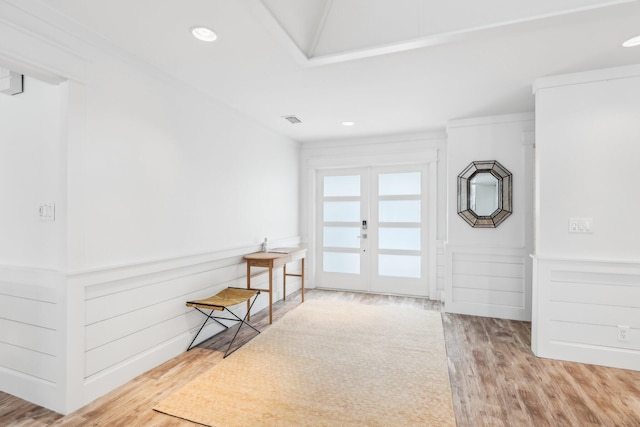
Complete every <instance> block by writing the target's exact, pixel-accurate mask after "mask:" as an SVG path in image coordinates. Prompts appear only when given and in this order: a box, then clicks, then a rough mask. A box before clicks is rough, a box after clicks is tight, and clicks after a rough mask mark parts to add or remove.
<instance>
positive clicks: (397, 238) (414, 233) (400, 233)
mask: <svg viewBox="0 0 640 427" xmlns="http://www.w3.org/2000/svg"><path fill="white" fill-rule="evenodd" d="M378 248H380V249H399V250H407V251H419V250H420V229H419V228H393V227H380V228H379V230H378Z"/></svg>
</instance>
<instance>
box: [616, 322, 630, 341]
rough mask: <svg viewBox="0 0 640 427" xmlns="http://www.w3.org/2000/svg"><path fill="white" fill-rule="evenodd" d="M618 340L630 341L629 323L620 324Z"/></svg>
mask: <svg viewBox="0 0 640 427" xmlns="http://www.w3.org/2000/svg"><path fill="white" fill-rule="evenodd" d="M618 341H624V342H628V341H629V326H628V325H618Z"/></svg>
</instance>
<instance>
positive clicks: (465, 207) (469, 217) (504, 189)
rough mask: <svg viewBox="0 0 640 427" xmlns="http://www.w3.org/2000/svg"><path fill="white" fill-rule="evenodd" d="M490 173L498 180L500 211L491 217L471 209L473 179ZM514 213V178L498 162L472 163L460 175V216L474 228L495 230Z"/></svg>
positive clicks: (497, 210) (496, 211)
mask: <svg viewBox="0 0 640 427" xmlns="http://www.w3.org/2000/svg"><path fill="white" fill-rule="evenodd" d="M479 173H490V174H491V175H493V176H494V177H495V178H496V179H497V180H498V209H496V210H495V211H494V212H493V213H492V214H491V215H478V214H476V213H475V212H474V211H473V209H471V207H470V206H471V205H472V204H471V200H470V198H471V191H470V185H471V179H473V177H474V176H476V175H477V174H479ZM512 213H513V176H512V175H511V172H509V170H508V169H507V168H505V167H504V166H502V165H501V164H500V163H498V161H497V160H483V161H476V162H471V163H470V164H469V166H467V167H466V168H465V169H464V170H463V171H462V172H460V175H458V215H460V217H462V219H464V220H465V221H466V222H467V223H468V224H469V225H470V226H472V227H474V228H495V227H497V226H498V225H500V224H501V223H502V221H504V220H505V219H507V217H508V216H509V215H511V214H512Z"/></svg>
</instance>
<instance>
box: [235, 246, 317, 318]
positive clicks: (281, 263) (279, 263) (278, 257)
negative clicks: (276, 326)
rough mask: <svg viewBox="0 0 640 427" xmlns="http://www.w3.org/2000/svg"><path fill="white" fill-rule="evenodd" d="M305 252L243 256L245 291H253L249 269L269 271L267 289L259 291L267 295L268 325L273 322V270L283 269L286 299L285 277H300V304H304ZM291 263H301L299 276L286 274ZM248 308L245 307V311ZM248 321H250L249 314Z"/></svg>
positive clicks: (294, 250) (300, 250) (294, 251)
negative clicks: (260, 268)
mask: <svg viewBox="0 0 640 427" xmlns="http://www.w3.org/2000/svg"><path fill="white" fill-rule="evenodd" d="M306 253H307V250H306V249H304V248H293V249H291V252H289V253H276V252H256V253H253V254H249V255H245V257H244V259H245V260H246V261H247V289H254V288H252V287H251V267H262V268H268V269H269V289H259V290H260V291H262V292H268V293H269V323H272V322H273V269H274V268H278V267H282V268H283V280H282V281H283V283H282V288H283V297H282V299H287V277H288V276H295V277H300V279H301V287H302V289H301V290H302V302H304V257H305V255H306ZM292 261H301V262H302V271H301V274H291V273H287V263H290V262H292ZM248 309H249V307H248V306H247V310H248ZM248 319H251V315H250V314H249V317H248Z"/></svg>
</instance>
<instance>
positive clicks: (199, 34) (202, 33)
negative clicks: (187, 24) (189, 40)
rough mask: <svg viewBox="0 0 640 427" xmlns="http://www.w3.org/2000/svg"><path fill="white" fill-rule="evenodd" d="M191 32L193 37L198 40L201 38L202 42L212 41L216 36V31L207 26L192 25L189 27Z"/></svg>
mask: <svg viewBox="0 0 640 427" xmlns="http://www.w3.org/2000/svg"><path fill="white" fill-rule="evenodd" d="M191 34H193V37H195V38H197V39H198V40H202V41H203V42H212V41H215V40H216V39H217V38H218V36H217V35H216V33H214V32H213V30H211V29H209V28H207V27H193V28H192V29H191Z"/></svg>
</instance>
